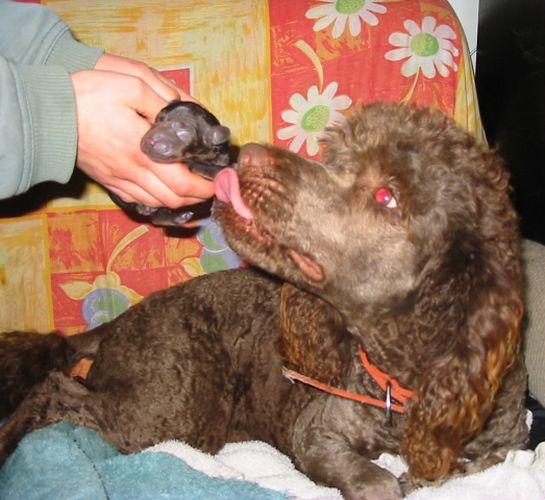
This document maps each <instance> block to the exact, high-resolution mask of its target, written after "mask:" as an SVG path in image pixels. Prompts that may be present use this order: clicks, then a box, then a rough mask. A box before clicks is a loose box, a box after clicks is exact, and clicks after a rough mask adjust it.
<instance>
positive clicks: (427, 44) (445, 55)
mask: <svg viewBox="0 0 545 500" xmlns="http://www.w3.org/2000/svg"><path fill="white" fill-rule="evenodd" d="M403 26H404V27H405V29H406V30H407V32H406V33H399V32H396V33H392V34H391V35H390V37H389V38H388V41H389V42H390V43H391V44H392V45H393V46H394V47H397V48H395V49H393V50H390V51H389V52H386V54H384V57H385V58H386V59H387V60H388V61H401V60H402V59H407V60H406V61H405V62H404V63H403V66H402V67H401V74H402V75H403V76H406V77H409V76H412V75H415V74H416V73H418V71H420V70H422V73H423V74H424V76H425V77H427V78H434V77H435V75H436V72H439V74H440V75H441V76H449V74H450V71H449V68H452V70H453V71H457V70H458V66H457V64H456V61H455V60H454V58H455V57H456V56H458V53H459V51H458V49H457V48H456V46H455V45H454V43H453V42H452V41H453V40H455V39H456V33H454V30H453V29H452V28H451V27H450V26H447V25H446V24H441V25H439V26H437V21H436V19H435V18H434V17H432V16H426V17H424V19H423V20H422V26H421V27H420V26H418V24H417V23H416V22H414V21H412V20H411V19H408V20H406V21H405V22H404V23H403Z"/></svg>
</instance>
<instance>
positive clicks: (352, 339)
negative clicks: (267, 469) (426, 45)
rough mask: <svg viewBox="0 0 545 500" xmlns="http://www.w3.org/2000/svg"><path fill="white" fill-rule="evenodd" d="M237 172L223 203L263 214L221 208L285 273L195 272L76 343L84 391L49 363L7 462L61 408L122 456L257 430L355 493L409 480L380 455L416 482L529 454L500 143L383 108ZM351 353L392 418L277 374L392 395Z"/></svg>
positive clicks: (21, 415) (512, 237)
mask: <svg viewBox="0 0 545 500" xmlns="http://www.w3.org/2000/svg"><path fill="white" fill-rule="evenodd" d="M239 164H240V169H239V172H238V181H236V182H235V183H234V185H233V186H231V187H230V189H232V193H231V194H229V196H231V199H233V200H234V198H235V197H236V195H237V192H238V190H239V192H240V194H241V196H242V200H243V202H244V204H245V205H246V206H247V208H248V209H249V210H250V211H251V212H252V214H253V218H248V217H247V213H246V215H244V213H241V215H239V214H238V213H237V211H236V210H235V208H234V207H235V206H236V203H233V205H231V204H228V203H220V202H218V203H216V206H215V210H214V211H215V216H216V217H217V219H218V221H219V222H220V224H221V226H222V228H223V230H224V233H225V236H226V238H227V240H228V242H229V244H230V245H231V247H232V248H233V249H235V251H237V252H238V253H240V255H241V256H243V257H244V258H245V259H246V260H247V261H248V262H250V263H252V264H254V265H255V266H256V267H259V268H262V269H263V270H265V271H266V272H268V273H272V275H277V276H278V277H280V278H281V279H282V280H285V281H277V279H276V278H273V277H272V276H271V274H264V273H262V272H260V271H257V270H256V269H255V268H249V269H241V270H236V271H230V272H223V273H215V274H212V275H208V276H203V277H200V278H197V279H194V280H191V281H189V282H187V283H184V284H181V285H179V286H176V287H173V288H171V289H169V290H165V291H163V292H159V293H157V294H155V295H153V296H151V297H149V298H147V299H145V300H144V301H143V302H142V303H141V304H139V305H137V306H135V307H133V308H131V309H130V310H129V311H127V312H126V313H124V314H123V315H121V316H120V317H119V318H117V319H115V320H114V321H112V322H111V323H109V324H106V325H102V326H100V327H99V328H97V329H96V330H94V331H93V332H90V333H86V334H84V335H78V336H73V337H69V338H67V339H66V342H67V343H69V344H70V345H69V349H68V352H72V350H73V354H72V355H70V356H65V358H71V359H76V358H77V357H81V356H83V355H89V354H91V355H92V356H93V357H94V364H93V366H92V368H91V371H90V373H89V377H88V378H87V380H86V381H85V385H81V384H79V383H77V382H76V381H74V380H73V379H70V378H69V377H67V376H66V375H64V374H63V373H62V372H61V371H60V369H61V368H67V367H68V365H69V363H68V362H67V363H66V366H64V367H63V366H61V365H62V364H56V366H57V367H58V369H57V370H56V371H55V370H54V371H53V372H52V373H51V375H49V376H48V377H47V378H45V380H43V381H42V382H41V383H38V384H37V385H36V386H34V387H33V388H31V389H30V391H29V392H28V395H27V397H26V398H25V399H24V401H23V402H22V403H21V405H20V406H19V407H18V408H17V409H16V410H15V411H14V413H13V414H12V415H11V416H10V417H9V418H8V419H7V421H6V424H5V425H4V427H3V428H2V429H1V430H0V459H1V458H2V457H5V456H7V455H8V454H9V453H10V451H11V450H12V449H13V447H14V446H15V445H16V443H17V441H18V440H19V439H20V438H21V437H22V436H23V435H24V434H25V433H26V432H29V431H30V430H33V429H35V428H38V427H40V426H43V425H46V424H47V423H52V422H56V421H59V420H61V419H67V420H71V421H73V422H75V423H77V424H80V425H87V426H89V427H91V428H94V429H96V430H98V431H99V432H100V433H101V435H102V436H103V437H104V438H105V439H106V440H108V441H109V442H110V443H111V444H113V445H114V446H116V447H117V448H119V449H120V450H122V451H134V450H139V449H142V448H143V447H145V446H148V445H151V444H153V443H156V442H158V441H162V440H165V439H180V440H184V441H186V442H188V443H189V444H191V445H194V446H197V447H200V448H201V449H203V450H205V451H209V452H215V451H217V450H218V449H219V448H221V446H223V444H224V443H225V442H227V441H236V440H242V439H261V440H265V441H267V442H269V443H271V444H273V445H275V446H276V447H278V448H279V449H280V450H281V451H283V452H285V453H287V454H288V455H289V456H290V457H292V459H293V460H294V462H295V464H296V465H297V466H298V467H299V468H300V469H301V470H302V471H303V472H305V473H306V474H307V475H308V476H310V477H311V478H312V479H314V480H315V481H319V482H322V483H325V484H329V485H331V486H335V487H338V488H340V489H341V491H342V493H343V495H344V496H345V497H346V498H359V499H361V498H363V499H380V500H389V499H397V498H400V496H401V487H400V484H399V483H398V481H397V480H396V479H395V477H394V476H392V475H391V474H390V473H388V472H387V471H385V470H383V469H381V468H379V467H378V466H376V465H374V464H373V463H372V462H371V459H373V458H376V457H378V455H380V453H382V452H392V453H401V454H402V455H403V456H404V457H405V458H406V460H407V462H408V464H409V467H410V469H409V475H410V477H411V479H412V480H413V481H414V483H415V484H418V483H420V482H423V481H430V480H431V481H441V480H444V479H445V478H446V477H448V476H449V475H450V474H453V473H459V472H463V471H464V470H467V471H474V470H479V469H481V468H483V467H486V466H488V465H490V464H492V463H495V462H498V461H500V460H502V459H503V458H504V457H505V454H506V453H507V451H508V450H509V449H511V448H520V447H523V446H525V444H526V439H527V429H526V426H525V418H524V417H525V411H524V407H523V400H524V393H525V388H526V373H525V368H524V365H523V362H522V358H521V355H520V352H519V344H520V339H519V325H520V320H521V316H522V300H521V296H522V294H521V286H522V284H521V274H522V273H521V265H520V255H519V240H518V232H517V217H516V214H515V212H514V211H513V209H512V207H511V204H510V202H509V187H508V176H507V174H506V173H505V171H504V170H503V168H502V165H501V162H500V160H499V159H498V157H497V156H496V154H495V153H494V152H493V151H490V150H489V149H488V148H486V147H485V146H483V145H481V144H479V143H477V142H476V140H475V139H474V138H473V137H472V136H471V135H470V134H468V133H466V132H465V131H463V130H461V129H459V128H458V127H457V126H456V125H455V124H454V123H453V122H452V121H451V120H449V119H448V118H446V117H445V116H443V115H441V114H440V113H438V112H433V111H430V110H427V109H416V108H406V107H404V106H402V105H396V104H390V105H387V104H376V105H371V106H368V107H365V108H362V109H357V110H355V111H354V113H353V114H352V115H351V116H350V117H349V118H348V120H347V121H346V123H343V124H340V125H338V126H336V127H334V128H332V129H330V130H328V132H327V134H326V137H325V138H324V141H323V158H322V161H321V162H315V161H311V160H307V159H304V158H301V157H299V156H297V155H295V154H293V153H291V152H289V151H286V150H282V149H279V148H274V147H271V146H265V145H255V144H254V145H246V146H244V147H243V148H242V150H241V153H240V157H239ZM227 175H230V174H229V173H228V174H227ZM1 342H5V338H4V340H2V341H1ZM1 342H0V343H1ZM359 346H362V347H363V348H364V349H365V351H366V352H367V354H368V356H369V358H370V360H371V362H372V363H373V364H374V365H376V366H378V367H379V368H380V369H381V370H382V371H384V372H387V373H388V374H389V375H390V376H392V377H393V378H395V379H397V380H398V381H399V383H400V384H401V385H402V386H404V387H406V388H409V389H410V390H412V391H413V393H414V397H412V398H411V399H410V400H409V401H408V403H407V404H406V405H405V413H404V414H398V413H395V414H394V415H393V418H392V422H391V426H387V425H385V415H384V411H383V410H381V409H379V408H375V407H372V406H368V405H361V404H359V403H356V402H353V401H349V400H346V399H342V398H338V397H335V396H331V395H328V394H326V393H323V392H320V391H318V390H316V389H313V388H311V387H307V386H305V385H302V384H299V383H295V384H294V383H291V382H290V381H288V380H286V379H285V378H283V376H282V371H281V368H282V365H283V364H287V365H289V366H290V367H291V368H294V369H296V370H298V371H300V372H302V373H304V374H306V375H310V376H313V377H315V378H318V379H320V380H321V381H323V382H328V383H333V384H335V385H337V386H338V387H341V388H343V389H346V390H349V391H353V392H359V393H361V394H365V395H367V396H371V397H374V398H378V399H383V398H384V393H383V391H382V389H380V388H379V387H378V385H377V384H376V382H375V381H374V380H373V379H372V378H371V376H370V375H369V374H368V373H367V372H366V371H365V370H364V369H363V367H362V366H361V364H360V363H359V361H358V358H357V356H356V353H357V350H358V348H359ZM5 352H6V349H1V348H0V368H1V370H2V372H4V373H7V374H8V376H9V377H10V378H9V379H10V380H13V379H14V378H16V377H13V376H11V375H9V373H10V369H11V368H10V364H9V361H8V360H7V358H6V361H5V360H3V359H1V358H2V357H3V356H4V355H5ZM15 357H17V354H15ZM21 387H23V389H24V388H25V387H26V386H24V385H23V386H21V385H20V384H19V385H17V384H15V390H20V389H21ZM7 389H9V388H3V389H2V391H4V393H5V391H6V390H7ZM25 390H26V389H25ZM463 459H469V462H468V461H467V460H463Z"/></svg>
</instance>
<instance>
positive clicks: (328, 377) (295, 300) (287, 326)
mask: <svg viewBox="0 0 545 500" xmlns="http://www.w3.org/2000/svg"><path fill="white" fill-rule="evenodd" d="M280 300H281V303H280V321H281V337H280V339H279V344H278V351H279V353H280V356H281V358H282V359H283V360H284V362H285V363H286V364H288V365H289V366H291V367H292V368H294V369H296V370H298V371H299V372H300V373H302V374H303V375H306V376H307V377H312V378H316V379H319V380H320V382H323V383H326V384H336V383H338V381H339V379H340V377H341V375H342V374H341V368H342V366H343V363H345V362H346V361H345V356H351V353H349V352H348V346H347V344H348V342H342V340H343V339H344V338H345V337H346V335H347V332H346V330H345V326H344V322H343V320H342V318H341V315H340V314H339V312H338V311H337V310H336V309H335V308H333V306H331V305H330V304H328V303H327V302H325V301H323V300H322V299H320V298H319V297H317V296H316V295H313V294H310V293H308V292H305V291H303V290H300V289H298V288H296V287H294V286H293V285H290V284H288V283H285V284H284V285H283V286H282V292H281V295H280Z"/></svg>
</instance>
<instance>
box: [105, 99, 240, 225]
mask: <svg viewBox="0 0 545 500" xmlns="http://www.w3.org/2000/svg"><path fill="white" fill-rule="evenodd" d="M230 135H231V133H230V130H229V129H228V128H227V127H224V126H222V125H221V124H220V122H219V121H218V119H217V118H216V117H215V116H214V115H213V114H212V113H210V112H209V111H208V110H206V109H204V108H203V107H202V106H200V105H199V104H197V103H194V102H186V101H179V100H177V101H172V102H171V103H169V104H168V105H167V106H166V107H164V108H163V109H162V110H161V111H160V112H159V114H158V115H157V117H156V119H155V123H154V124H153V126H152V127H151V128H150V129H149V130H148V132H147V133H146V134H145V135H144V137H143V138H142V141H141V143H140V147H141V148H142V151H143V152H144V153H146V155H148V156H149V157H150V158H151V159H152V160H153V161H156V162H160V163H175V162H181V163H185V164H187V166H188V167H189V170H191V171H192V172H194V173H196V174H199V175H201V176H202V177H204V178H205V179H209V180H212V179H213V178H214V176H215V175H216V174H217V173H218V172H219V171H220V170H221V169H222V168H224V167H226V166H227V165H229V164H230V163H231V161H230V160H231V154H230V153H231V145H230V142H229V138H230ZM165 168H168V167H165ZM110 197H111V198H112V200H113V201H114V202H115V203H116V204H117V205H118V206H120V207H121V208H123V209H124V210H126V211H127V212H129V213H133V214H134V213H136V214H137V215H140V216H145V217H149V218H150V221H151V222H152V223H153V224H155V225H156V226H180V225H182V224H185V223H186V222H188V221H189V220H190V219H191V217H193V215H194V213H193V212H192V211H190V210H187V209H186V208H180V209H170V208H167V207H158V208H154V207H148V206H146V205H142V204H141V203H127V202H125V201H123V200H122V199H121V198H120V197H119V196H117V195H115V194H113V193H110Z"/></svg>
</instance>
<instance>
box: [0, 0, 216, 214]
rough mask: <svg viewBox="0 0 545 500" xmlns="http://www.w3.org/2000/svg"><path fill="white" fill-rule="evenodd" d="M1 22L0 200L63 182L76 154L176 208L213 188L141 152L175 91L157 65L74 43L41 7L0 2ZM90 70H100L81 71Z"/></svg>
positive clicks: (113, 180) (110, 178) (129, 195)
mask: <svg viewBox="0 0 545 500" xmlns="http://www.w3.org/2000/svg"><path fill="white" fill-rule="evenodd" d="M38 7H39V8H38ZM29 14H32V15H29ZM4 25H5V26H4ZM17 26H18V27H17ZM4 27H5V28H6V29H4ZM23 27H24V29H23ZM0 28H1V29H0V49H1V50H2V52H0V54H2V55H4V53H7V54H8V56H9V57H2V58H0V130H2V131H3V134H1V136H0V174H1V175H2V184H1V185H0V198H6V197H9V196H13V195H14V194H19V193H21V192H24V191H26V190H27V189H28V188H29V187H31V186H33V185H34V184H37V183H39V182H43V181H45V180H53V181H57V182H67V181H68V179H69V178H70V176H71V174H72V171H73V168H74V164H75V162H76V155H77V164H78V166H79V167H80V168H81V169H82V170H83V171H85V172H86V173H87V174H88V175H89V176H90V177H91V178H92V179H94V180H96V181H98V182H99V183H101V184H103V185H105V186H106V187H107V188H108V189H111V190H112V191H113V192H115V193H116V194H118V195H119V196H121V198H123V199H124V200H125V201H129V202H130V201H137V202H140V203H144V204H146V205H149V206H158V205H165V206H169V207H172V208H174V207H177V206H181V205H187V204H190V203H195V202H198V201H201V200H202V199H205V198H208V197H210V196H211V195H212V184H211V183H210V182H208V181H205V180H204V179H202V178H200V177H198V176H196V175H195V174H191V173H190V172H189V171H188V170H187V168H186V167H185V166H183V165H181V164H169V165H164V164H158V163H155V162H152V161H151V160H149V158H147V157H146V156H145V155H143V153H142V152H141V151H140V147H139V140H140V137H142V136H143V135H144V133H145V132H146V130H147V129H148V128H149V126H150V123H151V122H153V119H154V117H155V115H156V113H158V112H159V110H160V109H161V108H162V107H163V106H164V105H166V104H167V102H168V100H170V99H173V98H178V97H179V96H180V93H181V91H179V89H177V88H176V87H175V86H174V85H173V84H172V83H170V82H169V81H168V80H166V79H165V78H164V77H162V76H161V75H160V74H159V73H158V72H157V71H155V70H153V69H151V68H149V67H148V66H146V65H145V64H143V63H140V62H137V61H133V60H130V59H127V58H123V57H118V56H113V55H111V54H103V51H101V50H99V49H93V48H91V47H87V46H85V45H83V44H81V43H79V42H77V41H76V40H74V39H73V37H72V36H71V34H70V31H69V30H68V28H67V27H66V25H65V24H64V23H63V22H62V21H61V20H60V19H59V18H58V16H56V14H54V13H53V12H52V11H50V10H48V9H45V8H43V7H40V6H32V5H21V4H15V3H13V2H6V1H5V0H0ZM23 32H24V36H22V37H20V36H19V34H20V33H23ZM29 63H32V64H29ZM93 67H95V68H96V69H97V70H100V71H85V70H86V69H90V68H93ZM182 94H183V93H182ZM182 97H183V98H184V99H191V97H190V96H188V95H186V94H183V95H182ZM76 103H77V104H76ZM76 112H77V115H76ZM112 117H114V118H112ZM4 131H5V132H4Z"/></svg>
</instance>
